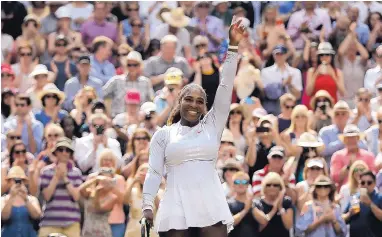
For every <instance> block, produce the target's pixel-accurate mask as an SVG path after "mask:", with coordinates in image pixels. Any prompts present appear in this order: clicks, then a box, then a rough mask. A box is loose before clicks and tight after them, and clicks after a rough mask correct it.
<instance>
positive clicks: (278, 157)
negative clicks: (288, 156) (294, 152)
mask: <svg viewBox="0 0 382 237" xmlns="http://www.w3.org/2000/svg"><path fill="white" fill-rule="evenodd" d="M271 158H272V159H279V160H282V159H284V157H282V156H279V155H273V156H272V157H271Z"/></svg>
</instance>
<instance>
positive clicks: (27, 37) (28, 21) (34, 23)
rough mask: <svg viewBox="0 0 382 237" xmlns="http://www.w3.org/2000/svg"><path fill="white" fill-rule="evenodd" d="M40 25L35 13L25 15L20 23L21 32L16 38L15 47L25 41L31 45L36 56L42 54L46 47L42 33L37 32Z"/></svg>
mask: <svg viewBox="0 0 382 237" xmlns="http://www.w3.org/2000/svg"><path fill="white" fill-rule="evenodd" d="M40 27H41V24H40V21H39V20H38V19H37V18H36V16H35V15H27V16H26V17H25V18H24V23H23V25H22V30H23V32H22V34H21V35H20V36H19V37H17V38H16V41H15V44H16V47H18V46H19V45H20V44H22V43H23V42H24V41H26V42H28V43H29V44H30V45H31V46H32V48H33V51H34V52H35V54H36V56H37V57H40V56H41V55H43V53H44V51H45V48H46V42H45V39H44V37H43V36H42V34H41V33H40V32H39V29H40Z"/></svg>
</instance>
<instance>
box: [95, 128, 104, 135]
mask: <svg viewBox="0 0 382 237" xmlns="http://www.w3.org/2000/svg"><path fill="white" fill-rule="evenodd" d="M95 129H96V134H97V135H102V134H103V132H104V131H105V127H104V126H95Z"/></svg>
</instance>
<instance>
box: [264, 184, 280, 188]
mask: <svg viewBox="0 0 382 237" xmlns="http://www.w3.org/2000/svg"><path fill="white" fill-rule="evenodd" d="M265 187H267V188H269V187H274V188H281V184H266V185H265Z"/></svg>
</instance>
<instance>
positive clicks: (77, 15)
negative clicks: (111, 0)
mask: <svg viewBox="0 0 382 237" xmlns="http://www.w3.org/2000/svg"><path fill="white" fill-rule="evenodd" d="M65 8H66V9H67V10H68V12H70V18H71V19H72V23H71V24H72V29H73V30H74V31H80V30H81V26H82V24H83V23H85V22H86V20H87V19H88V18H89V17H90V16H91V15H92V13H93V10H94V6H93V4H91V3H88V2H85V1H74V2H70V3H68V4H66V5H65Z"/></svg>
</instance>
